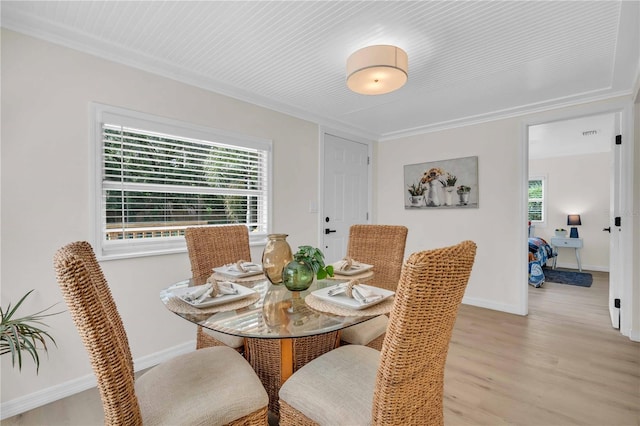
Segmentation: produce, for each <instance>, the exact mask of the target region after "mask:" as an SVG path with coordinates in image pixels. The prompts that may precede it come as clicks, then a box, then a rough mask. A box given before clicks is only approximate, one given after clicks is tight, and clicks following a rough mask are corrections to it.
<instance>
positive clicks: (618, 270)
mask: <svg viewBox="0 0 640 426" xmlns="http://www.w3.org/2000/svg"><path fill="white" fill-rule="evenodd" d="M614 122H615V124H614V129H615V132H614V135H613V138H612V139H613V140H612V141H611V143H612V147H611V154H612V155H611V179H610V181H611V203H610V206H609V227H608V228H605V229H604V231H609V232H610V236H609V315H610V316H611V325H612V326H613V328H615V329H618V330H619V329H620V298H621V293H622V273H623V264H622V253H621V244H620V238H621V232H622V227H621V222H620V220H621V219H620V216H621V214H620V211H621V199H622V191H621V185H622V149H621V147H622V145H621V144H620V142H621V138H622V136H621V127H622V126H621V114H620V113H616V114H615V120H614Z"/></svg>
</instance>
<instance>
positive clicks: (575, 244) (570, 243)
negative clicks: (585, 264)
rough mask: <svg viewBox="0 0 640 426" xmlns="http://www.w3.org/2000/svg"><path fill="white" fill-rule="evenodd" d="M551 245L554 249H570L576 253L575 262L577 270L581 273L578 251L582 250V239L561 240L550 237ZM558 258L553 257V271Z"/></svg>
mask: <svg viewBox="0 0 640 426" xmlns="http://www.w3.org/2000/svg"><path fill="white" fill-rule="evenodd" d="M551 245H552V246H553V247H554V248H556V249H557V248H562V247H567V248H572V249H575V251H576V260H577V261H578V269H579V270H580V272H582V262H581V261H580V249H581V248H582V238H561V237H552V238H551ZM557 259H558V256H554V258H553V269H556V261H557Z"/></svg>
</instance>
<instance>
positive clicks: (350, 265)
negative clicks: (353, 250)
mask: <svg viewBox="0 0 640 426" xmlns="http://www.w3.org/2000/svg"><path fill="white" fill-rule="evenodd" d="M336 266H337V268H336V269H337V270H338V271H349V270H351V269H358V268H360V267H361V266H362V264H361V263H360V262H358V261H357V260H355V259H352V258H350V257H349V256H345V257H344V258H343V259H342V260H341V261H339V262H338V264H337V265H336Z"/></svg>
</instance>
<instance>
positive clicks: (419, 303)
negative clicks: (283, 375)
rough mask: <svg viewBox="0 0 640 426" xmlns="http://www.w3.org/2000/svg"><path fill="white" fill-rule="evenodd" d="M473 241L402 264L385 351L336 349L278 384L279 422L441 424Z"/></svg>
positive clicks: (350, 347)
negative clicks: (448, 363) (447, 367)
mask: <svg viewBox="0 0 640 426" xmlns="http://www.w3.org/2000/svg"><path fill="white" fill-rule="evenodd" d="M475 253H476V245H475V243H473V242H472V241H463V242H462V243H460V244H458V245H455V246H451V247H445V248H440V249H436V250H427V251H422V252H418V253H413V254H412V255H411V256H409V259H408V260H407V261H406V262H405V264H404V266H403V269H402V275H401V278H400V282H399V284H398V289H397V292H396V298H395V302H394V304H393V308H392V310H391V315H390V321H389V327H388V329H387V333H386V336H385V340H384V343H383V345H382V351H381V352H379V351H376V350H374V349H372V348H369V347H366V346H361V345H348V346H343V347H340V348H338V349H335V350H333V351H331V352H328V353H327V354H325V355H322V356H321V357H319V358H316V359H315V360H313V361H311V362H310V363H308V364H307V365H305V366H304V367H302V368H301V369H300V370H298V371H297V372H295V373H294V374H293V375H292V376H291V377H290V378H289V380H287V381H286V382H285V383H284V385H283V386H282V388H281V389H280V425H282V426H287V425H296V426H298V425H316V424H327V425H336V426H337V425H370V424H373V425H420V426H424V425H443V424H444V415H443V391H444V368H445V362H446V358H447V352H448V349H449V342H450V340H451V333H452V331H453V326H454V323H455V320H456V316H457V312H458V307H459V305H460V302H461V301H462V297H463V295H464V291H465V288H466V286H467V282H468V280H469V275H470V273H471V268H472V266H473V262H474V259H475Z"/></svg>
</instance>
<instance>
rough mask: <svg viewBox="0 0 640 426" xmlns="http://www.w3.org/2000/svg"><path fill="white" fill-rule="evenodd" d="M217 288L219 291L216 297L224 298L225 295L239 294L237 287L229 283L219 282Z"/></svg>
mask: <svg viewBox="0 0 640 426" xmlns="http://www.w3.org/2000/svg"><path fill="white" fill-rule="evenodd" d="M216 288H217V290H218V294H216V297H218V296H222V295H223V294H238V289H237V288H236V286H235V285H234V284H233V283H232V282H229V281H218V282H217V286H216Z"/></svg>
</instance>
